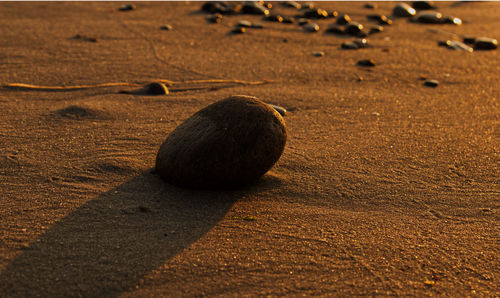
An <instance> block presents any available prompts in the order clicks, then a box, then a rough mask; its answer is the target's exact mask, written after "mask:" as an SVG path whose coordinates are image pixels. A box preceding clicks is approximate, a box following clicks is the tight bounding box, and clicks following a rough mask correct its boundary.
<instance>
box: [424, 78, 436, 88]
mask: <svg viewBox="0 0 500 298" xmlns="http://www.w3.org/2000/svg"><path fill="white" fill-rule="evenodd" d="M438 85H439V82H438V81H437V80H429V79H428V80H425V82H424V86H427V87H432V88H436V87H437V86H438Z"/></svg>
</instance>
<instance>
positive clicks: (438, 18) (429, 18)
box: [415, 11, 443, 24]
mask: <svg viewBox="0 0 500 298" xmlns="http://www.w3.org/2000/svg"><path fill="white" fill-rule="evenodd" d="M415 21H416V22H418V23H422V24H441V23H442V21H443V15H442V14H441V13H440V12H437V11H425V12H421V13H419V14H418V15H417V17H416V19H415Z"/></svg>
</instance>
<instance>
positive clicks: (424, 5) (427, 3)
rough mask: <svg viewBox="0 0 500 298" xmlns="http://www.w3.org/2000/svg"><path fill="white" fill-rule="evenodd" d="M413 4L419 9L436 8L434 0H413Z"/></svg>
mask: <svg viewBox="0 0 500 298" xmlns="http://www.w3.org/2000/svg"><path fill="white" fill-rule="evenodd" d="M411 6H413V8H415V9H418V10H428V9H436V6H435V5H434V2H432V1H413V2H412V4H411Z"/></svg>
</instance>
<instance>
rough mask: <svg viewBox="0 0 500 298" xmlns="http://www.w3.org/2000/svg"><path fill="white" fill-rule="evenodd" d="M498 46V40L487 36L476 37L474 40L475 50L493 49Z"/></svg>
mask: <svg viewBox="0 0 500 298" xmlns="http://www.w3.org/2000/svg"><path fill="white" fill-rule="evenodd" d="M497 47H498V41H497V40H496V39H493V38H489V37H478V38H476V39H475V41H474V49H475V50H495V49H496V48H497Z"/></svg>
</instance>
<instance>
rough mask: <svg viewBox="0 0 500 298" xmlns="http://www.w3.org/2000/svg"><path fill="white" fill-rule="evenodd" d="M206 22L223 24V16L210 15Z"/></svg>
mask: <svg viewBox="0 0 500 298" xmlns="http://www.w3.org/2000/svg"><path fill="white" fill-rule="evenodd" d="M206 20H207V22H209V23H220V22H222V15H221V14H220V13H215V14H209V15H207V16H206Z"/></svg>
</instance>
